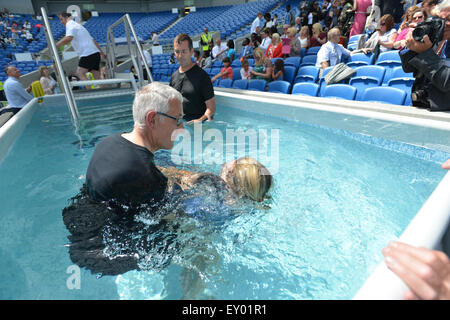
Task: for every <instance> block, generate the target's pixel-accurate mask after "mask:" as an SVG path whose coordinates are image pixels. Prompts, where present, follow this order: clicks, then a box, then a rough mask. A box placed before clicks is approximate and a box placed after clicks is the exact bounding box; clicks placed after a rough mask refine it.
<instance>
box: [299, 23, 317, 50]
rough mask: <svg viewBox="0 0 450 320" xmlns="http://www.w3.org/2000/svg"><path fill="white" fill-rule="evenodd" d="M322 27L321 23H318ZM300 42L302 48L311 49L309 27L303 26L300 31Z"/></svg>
mask: <svg viewBox="0 0 450 320" xmlns="http://www.w3.org/2000/svg"><path fill="white" fill-rule="evenodd" d="M317 24H318V25H320V23H317ZM298 40H299V41H300V47H301V48H305V49H308V48H309V47H310V40H309V28H308V26H303V27H302V28H301V29H300V35H299V37H298Z"/></svg>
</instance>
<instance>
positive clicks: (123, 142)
mask: <svg viewBox="0 0 450 320" xmlns="http://www.w3.org/2000/svg"><path fill="white" fill-rule="evenodd" d="M182 101H183V97H182V96H181V94H180V93H179V92H178V91H176V90H175V89H173V88H171V87H169V86H167V85H164V84H161V83H157V82H153V83H151V84H149V85H147V86H145V87H143V88H142V89H141V90H140V91H139V92H138V93H137V94H136V97H135V99H134V102H133V119H134V128H133V130H132V131H131V132H129V133H122V134H116V135H112V136H109V137H106V138H104V139H103V140H102V141H101V142H99V143H98V144H97V145H96V147H95V151H94V154H93V155H92V158H91V161H90V163H89V167H88V170H87V174H86V184H85V185H84V186H83V188H82V190H81V192H80V193H79V194H78V195H77V196H75V197H74V198H72V203H71V204H70V205H69V206H68V207H66V208H64V209H63V214H62V215H63V221H64V224H65V226H66V227H67V229H68V230H69V232H70V235H69V236H68V238H69V240H70V245H69V246H68V247H69V254H70V258H71V260H72V262H73V263H76V264H77V265H78V266H80V267H85V268H87V269H88V270H90V271H91V272H92V273H101V274H102V275H117V274H121V273H124V272H127V271H129V270H133V269H140V268H141V266H140V265H139V262H140V261H141V260H144V262H146V261H147V260H148V259H147V258H146V256H155V257H156V258H155V259H152V260H151V261H150V260H149V261H147V262H151V265H149V264H148V263H147V262H146V265H147V266H146V267H147V268H155V269H160V268H163V267H165V266H166V265H167V264H168V263H170V260H171V257H172V256H173V254H174V252H175V251H176V250H178V249H177V248H178V245H177V244H176V241H175V240H176V232H174V231H173V228H174V227H175V226H174V225H173V224H171V223H169V222H167V221H165V219H163V217H164V216H165V215H167V214H168V213H170V212H171V211H170V210H169V209H167V210H165V209H166V208H168V207H167V206H166V202H164V206H161V204H162V201H160V200H165V199H167V198H164V196H165V195H166V194H168V188H167V178H166V177H165V176H164V175H163V174H162V172H161V171H159V169H158V168H157V167H156V166H155V163H154V161H153V154H154V152H155V151H157V150H159V149H171V148H172V147H173V143H174V138H172V136H173V137H175V134H176V133H177V132H176V130H177V129H183V123H182V118H183V111H182V105H181V103H182ZM163 198H164V199H163ZM141 208H142V209H144V212H149V213H150V214H151V217H152V218H154V219H155V222H156V221H158V223H153V224H149V225H147V224H145V223H142V222H139V221H135V220H134V217H135V215H139V214H142V210H141ZM148 209H150V211H148ZM168 210H169V211H168Z"/></svg>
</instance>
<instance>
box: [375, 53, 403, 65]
mask: <svg viewBox="0 0 450 320" xmlns="http://www.w3.org/2000/svg"><path fill="white" fill-rule="evenodd" d="M382 61H398V62H400V63H401V62H402V61H401V59H400V55H399V51H398V50H389V51H385V52H381V53H380V54H379V56H378V59H377V63H378V62H382Z"/></svg>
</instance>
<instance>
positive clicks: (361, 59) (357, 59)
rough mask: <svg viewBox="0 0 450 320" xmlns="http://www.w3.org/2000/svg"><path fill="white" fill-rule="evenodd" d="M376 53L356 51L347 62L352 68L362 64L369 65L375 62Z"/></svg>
mask: <svg viewBox="0 0 450 320" xmlns="http://www.w3.org/2000/svg"><path fill="white" fill-rule="evenodd" d="M373 58H374V55H373V54H372V53H370V54H364V53H355V54H352V55H350V57H349V60H348V62H347V66H349V67H350V68H356V67H360V66H367V65H370V64H373Z"/></svg>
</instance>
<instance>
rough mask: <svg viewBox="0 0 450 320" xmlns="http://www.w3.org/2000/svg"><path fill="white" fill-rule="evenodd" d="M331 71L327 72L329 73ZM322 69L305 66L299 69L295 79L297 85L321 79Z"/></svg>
mask: <svg viewBox="0 0 450 320" xmlns="http://www.w3.org/2000/svg"><path fill="white" fill-rule="evenodd" d="M329 70H331V69H328V70H327V73H328V71H329ZM319 71H320V69H319V68H317V67H315V66H304V67H301V68H300V69H298V72H297V76H296V77H295V83H298V82H316V81H317V78H318V77H319Z"/></svg>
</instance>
